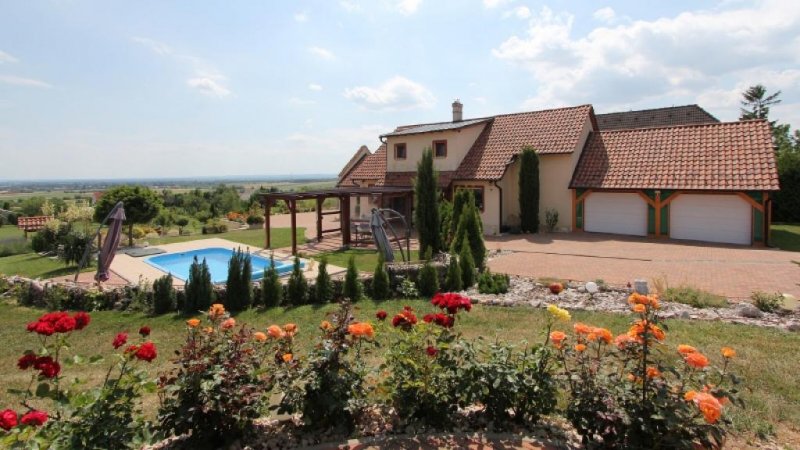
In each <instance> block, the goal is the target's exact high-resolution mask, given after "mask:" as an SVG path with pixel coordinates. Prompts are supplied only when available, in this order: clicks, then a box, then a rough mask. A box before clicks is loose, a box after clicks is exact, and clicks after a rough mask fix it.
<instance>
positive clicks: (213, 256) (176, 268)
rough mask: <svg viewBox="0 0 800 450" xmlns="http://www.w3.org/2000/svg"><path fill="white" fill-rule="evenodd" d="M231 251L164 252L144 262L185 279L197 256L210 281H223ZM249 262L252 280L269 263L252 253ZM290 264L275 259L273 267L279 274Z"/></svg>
mask: <svg viewBox="0 0 800 450" xmlns="http://www.w3.org/2000/svg"><path fill="white" fill-rule="evenodd" d="M233 253H234V251H233V250H231V249H227V248H216V247H211V248H203V249H200V250H192V251H188V252H183V253H165V254H163V255H157V256H151V257H149V258H145V262H146V263H147V264H150V265H151V266H153V267H155V268H156V269H159V270H163V271H164V272H167V273H170V274H172V276H173V277H176V278H180V279H181V280H183V281H186V280H188V279H189V267H190V266H191V265H192V262H193V261H194V257H195V256H197V260H198V261H201V262H202V261H203V259H205V260H206V264H208V270H209V272H211V282H212V283H224V282H225V281H227V280H228V261H230V259H231V256H233ZM250 262H251V265H252V267H253V279H254V280H257V279H260V278H262V277H263V276H264V271H265V270H266V269H267V268H269V265H270V261H269V258H264V257H261V256H258V255H253V254H251V255H250ZM292 265H293V264H292V263H291V262H286V261H279V260H277V259H276V260H275V269H277V271H278V274H279V275H284V274H286V273H289V272H291V271H292ZM300 265H301V267H302V266H304V265H305V264H304V263H303V262H300Z"/></svg>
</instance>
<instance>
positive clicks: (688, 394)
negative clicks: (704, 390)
mask: <svg viewBox="0 0 800 450" xmlns="http://www.w3.org/2000/svg"><path fill="white" fill-rule="evenodd" d="M696 395H697V391H686V393H685V394H683V399H684V400H686V401H687V402H690V401H692V400H694V397H695V396H696Z"/></svg>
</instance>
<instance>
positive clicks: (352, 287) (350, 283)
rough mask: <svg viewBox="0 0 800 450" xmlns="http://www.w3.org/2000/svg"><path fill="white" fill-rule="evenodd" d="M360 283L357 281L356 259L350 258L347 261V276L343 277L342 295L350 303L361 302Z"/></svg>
mask: <svg viewBox="0 0 800 450" xmlns="http://www.w3.org/2000/svg"><path fill="white" fill-rule="evenodd" d="M361 293H362V289H361V281H359V279H358V269H357V268H356V257H355V256H352V255H351V256H350V259H349V260H347V274H346V275H345V276H344V287H343V288H342V294H343V295H344V297H345V298H347V299H349V300H350V301H351V302H357V301H359V300H361Z"/></svg>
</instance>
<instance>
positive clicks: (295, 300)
mask: <svg viewBox="0 0 800 450" xmlns="http://www.w3.org/2000/svg"><path fill="white" fill-rule="evenodd" d="M286 287H287V292H286V294H287V297H288V298H287V300H288V303H289V304H290V305H295V306H297V305H302V304H303V303H305V301H306V297H307V296H308V281H306V277H305V276H304V275H303V269H302V268H300V258H298V257H296V256H295V257H294V267H293V268H292V274H291V275H289V281H288V282H287V286H286Z"/></svg>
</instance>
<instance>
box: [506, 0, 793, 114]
mask: <svg viewBox="0 0 800 450" xmlns="http://www.w3.org/2000/svg"><path fill="white" fill-rule="evenodd" d="M574 20H575V18H574V16H573V15H571V14H568V13H556V12H553V11H552V10H550V9H549V8H547V7H544V8H542V9H541V10H540V11H538V12H535V13H534V14H533V15H532V17H531V19H530V22H529V28H528V30H527V33H526V34H525V35H521V36H516V35H514V36H511V37H509V38H508V39H506V40H505V41H504V42H502V43H501V44H500V45H499V46H498V47H497V48H495V49H494V50H493V54H494V55H495V56H496V57H497V58H499V59H502V60H505V61H508V62H510V63H512V64H514V65H517V66H519V67H522V68H524V69H525V70H527V71H529V72H530V73H531V75H532V76H533V79H534V80H535V81H536V83H537V87H536V90H535V91H534V93H533V94H532V95H531V96H529V98H528V99H527V100H526V101H525V103H524V107H526V108H546V107H554V106H560V105H574V104H582V103H593V104H595V105H596V107H597V109H598V111H601V112H602V111H604V110H606V111H607V110H609V109H628V108H636V107H650V106H663V105H664V104H680V102H684V103H690V102H694V101H696V100H697V99H698V98H701V96H702V95H703V94H704V93H705V94H706V95H705V97H702V98H708V93H709V92H712V91H713V90H714V89H717V90H719V89H722V90H729V89H731V88H733V87H735V85H737V83H741V82H744V80H745V79H746V78H748V77H747V76H746V75H747V74H750V73H768V72H770V71H776V70H779V69H780V68H785V67H797V65H798V63H800V39H799V38H798V35H797V32H796V30H797V29H799V28H800V2H790V3H785V2H783V3H782V2H779V1H778V0H764V1H760V2H758V3H756V4H755V5H754V6H753V5H746V6H742V5H741V4H738V3H737V4H733V5H731V6H730V8H729V9H724V10H708V11H707V10H698V11H689V12H684V13H681V14H679V15H677V16H675V17H662V18H658V19H655V20H650V21H644V20H639V21H634V22H629V23H625V24H623V25H618V26H616V27H614V28H608V27H599V28H595V29H593V30H591V31H589V32H588V33H587V34H586V35H584V36H577V37H576V36H573V23H574ZM753 71H755V72H753ZM756 78H758V77H756ZM767 87H768V88H769V89H771V90H773V88H772V87H770V86H767ZM737 89H738V88H737ZM792 89H793V91H792V92H791V93H790V92H789V89H786V90H784V95H785V96H792V95H793V96H796V97H797V98H798V100H800V87H798V86H797V85H795V86H794V87H793V88H792ZM701 106H702V105H701ZM712 113H713V111H712Z"/></svg>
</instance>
